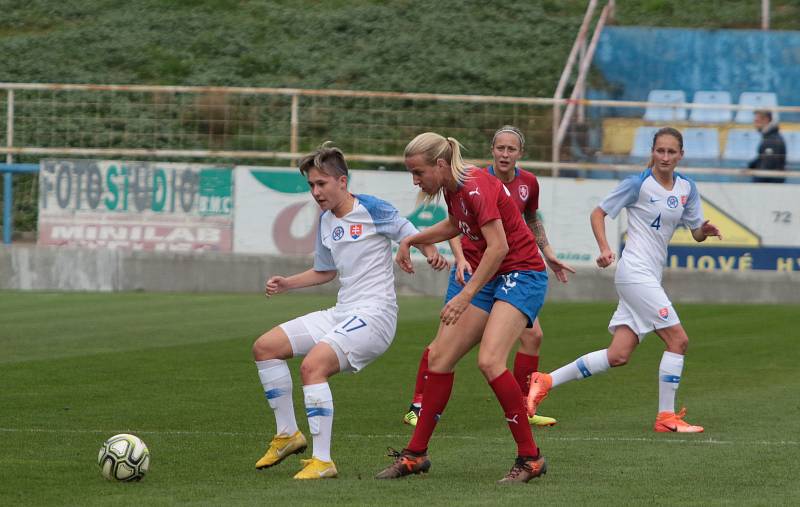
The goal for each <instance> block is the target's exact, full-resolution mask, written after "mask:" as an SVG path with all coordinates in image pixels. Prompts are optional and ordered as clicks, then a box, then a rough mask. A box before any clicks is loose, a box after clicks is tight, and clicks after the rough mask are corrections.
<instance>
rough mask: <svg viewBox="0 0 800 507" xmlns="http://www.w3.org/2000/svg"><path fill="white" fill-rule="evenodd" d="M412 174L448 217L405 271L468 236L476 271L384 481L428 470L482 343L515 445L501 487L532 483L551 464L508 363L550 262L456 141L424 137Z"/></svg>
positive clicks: (449, 320) (451, 292) (458, 294)
mask: <svg viewBox="0 0 800 507" xmlns="http://www.w3.org/2000/svg"><path fill="white" fill-rule="evenodd" d="M405 164H406V167H407V168H408V170H409V172H411V175H412V178H413V181H414V184H415V185H417V186H418V187H419V188H420V190H421V195H422V196H424V197H425V198H426V199H432V198H435V197H436V196H437V195H439V194H440V193H441V194H443V196H444V199H445V201H446V202H447V208H448V214H449V216H448V218H447V219H445V220H442V221H441V222H439V223H438V224H436V225H434V226H432V227H430V228H428V229H426V230H425V231H423V232H421V233H418V234H414V235H412V236H409V237H408V238H405V239H404V240H403V241H401V243H400V247H399V249H398V252H397V257H396V260H397V263H398V264H399V265H400V267H401V268H403V270H405V271H407V272H413V267H412V264H411V258H410V255H409V245H411V244H414V243H422V242H424V243H437V242H440V241H445V240H449V239H451V238H454V237H456V236H457V235H459V234H463V235H465V236H467V237H468V238H469V239H470V240H471V241H472V243H473V244H474V245H475V248H474V249H469V250H465V252H464V255H465V257H466V258H467V261H468V262H469V263H470V265H472V266H475V269H474V271H473V273H472V276H471V277H470V278H469V280H468V281H467V282H466V284H464V286H463V287H462V286H455V287H454V286H453V285H452V284H451V286H450V287H449V288H448V292H447V296H446V303H445V305H444V308H443V309H442V311H441V314H440V317H441V323H440V324H439V330H438V332H437V334H436V338H435V339H434V341H433V342H432V343H431V345H430V347H429V352H428V373H427V377H428V378H427V380H426V381H425V387H424V389H423V396H424V399H425V407H424V410H422V411H421V413H420V416H419V421H418V423H417V425H416V427H415V428H414V434H413V436H412V437H411V440H410V442H409V443H408V445H407V446H406V447H405V448H404V449H403V450H402V451H400V452H394V453H393V457H394V458H395V461H394V463H393V464H392V465H390V466H388V467H387V468H386V469H384V470H382V471H381V472H380V473H378V474H377V475H376V478H378V479H394V478H398V477H403V476H405V475H410V474H418V473H422V472H427V471H428V470H429V469H430V467H431V462H430V460H429V459H428V454H427V450H428V442H429V441H430V438H431V435H432V434H433V431H434V429H435V426H436V422H437V421H438V419H439V416H440V415H441V414H442V412H443V411H444V408H445V406H446V405H447V401H448V400H449V398H450V393H451V391H452V387H453V369H454V368H455V365H456V363H458V361H459V359H461V358H462V357H463V356H464V355H465V354H466V353H467V352H469V350H470V349H472V347H474V346H475V345H476V344H478V343H480V344H481V347H480V351H479V352H478V368H479V369H480V370H481V372H482V373H483V375H484V376H485V377H486V380H487V381H488V383H489V385H490V386H491V388H492V390H493V391H494V393H495V395H496V396H497V399H498V401H499V402H500V405H501V406H502V408H503V411H504V412H505V417H506V421H508V426H509V429H510V430H511V433H512V435H513V436H514V440H515V441H516V443H517V459H516V460H515V463H514V465H513V467H512V468H511V470H510V471H509V473H508V474H507V475H506V476H505V477H504V478H503V479H501V480H500V482H503V483H507V482H527V481H529V480H531V479H532V478H534V477H538V476H540V475H542V474H544V473H545V471H546V469H547V464H546V462H545V459H544V457H542V456H541V454H540V453H539V449H538V447H537V446H536V443H535V442H534V440H533V435H532V433H531V429H530V425H528V422H527V416H526V413H525V407H524V406H523V403H522V391H521V390H520V387H519V384H517V382H516V380H515V379H514V376H513V375H512V374H511V372H510V371H508V369H507V367H506V361H507V359H508V354H509V352H510V351H511V347H512V346H513V344H514V342H515V341H516V340H517V338H518V337H519V335H520V333H521V332H522V330H523V329H524V328H525V327H530V326H532V325H533V322H534V321H535V320H536V316H537V315H538V313H539V310H540V309H541V307H542V304H543V303H544V296H545V293H546V292H547V272H546V271H545V264H544V261H543V260H542V257H541V255H540V254H539V250H538V248H537V246H536V241H535V239H534V237H533V233H531V230H530V229H529V228H528V226H527V225H526V224H525V221H524V220H523V218H522V216H521V215H520V212H519V210H518V209H517V207H516V206H515V205H514V202H513V201H512V200H511V197H510V193H509V191H508V189H507V188H506V187H505V186H503V184H502V183H501V182H500V180H498V179H497V178H495V177H494V176H492V175H490V174H488V173H487V172H485V171H481V170H480V169H478V168H476V167H471V166H466V165H465V164H464V161H463V160H462V158H461V149H460V144H459V143H458V141H456V140H455V139H453V138H452V137H451V138H447V139H445V138H444V137H442V136H440V135H439V134H436V133H433V132H426V133H424V134H420V135H418V136H417V137H415V138H414V139H413V140H412V141H411V142H410V143H409V144H408V146H406V149H405Z"/></svg>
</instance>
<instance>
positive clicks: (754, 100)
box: [736, 92, 779, 123]
mask: <svg viewBox="0 0 800 507" xmlns="http://www.w3.org/2000/svg"><path fill="white" fill-rule="evenodd" d="M739 105H742V106H753V107H755V108H757V109H773V108H774V107H776V106H777V105H778V97H777V95H775V94H774V93H770V92H742V94H741V95H739ZM772 119H773V120H775V121H778V120H779V118H778V113H777V111H776V112H773V115H772ZM752 122H753V110H751V109H742V110H739V111H737V112H736V123H752Z"/></svg>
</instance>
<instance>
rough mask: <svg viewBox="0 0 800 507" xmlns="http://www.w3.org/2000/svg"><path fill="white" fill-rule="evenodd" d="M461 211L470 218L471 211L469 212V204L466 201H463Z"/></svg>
mask: <svg viewBox="0 0 800 507" xmlns="http://www.w3.org/2000/svg"><path fill="white" fill-rule="evenodd" d="M461 211H463V212H464V215H465V216H469V210H467V203H465V202H464V199H463V198H462V199H461Z"/></svg>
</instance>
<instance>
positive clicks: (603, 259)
mask: <svg viewBox="0 0 800 507" xmlns="http://www.w3.org/2000/svg"><path fill="white" fill-rule="evenodd" d="M606 215H607V213H606V212H605V210H604V209H603V208H601V207H600V206H598V207H596V208H595V209H594V211H592V214H591V215H590V216H589V220H590V222H591V224H592V233H594V239H595V240H596V241H597V246H598V247H599V248H600V255H599V256H598V257H597V265H598V266H600V267H601V268H607V267H608V266H610V265H611V264H613V263H614V259H615V258H616V255H615V254H614V252H613V251H612V250H611V248H610V247H609V246H608V240H607V239H606Z"/></svg>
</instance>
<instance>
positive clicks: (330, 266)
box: [314, 211, 336, 271]
mask: <svg viewBox="0 0 800 507" xmlns="http://www.w3.org/2000/svg"><path fill="white" fill-rule="evenodd" d="M325 213H328V212H327V211H326V212H323V213H321V214H320V215H319V224H318V226H317V240H316V242H315V245H314V271H335V270H336V264H335V263H334V262H333V254H332V253H331V250H330V249H329V248H328V247H326V246H325V245H323V244H322V217H323V215H325Z"/></svg>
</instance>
